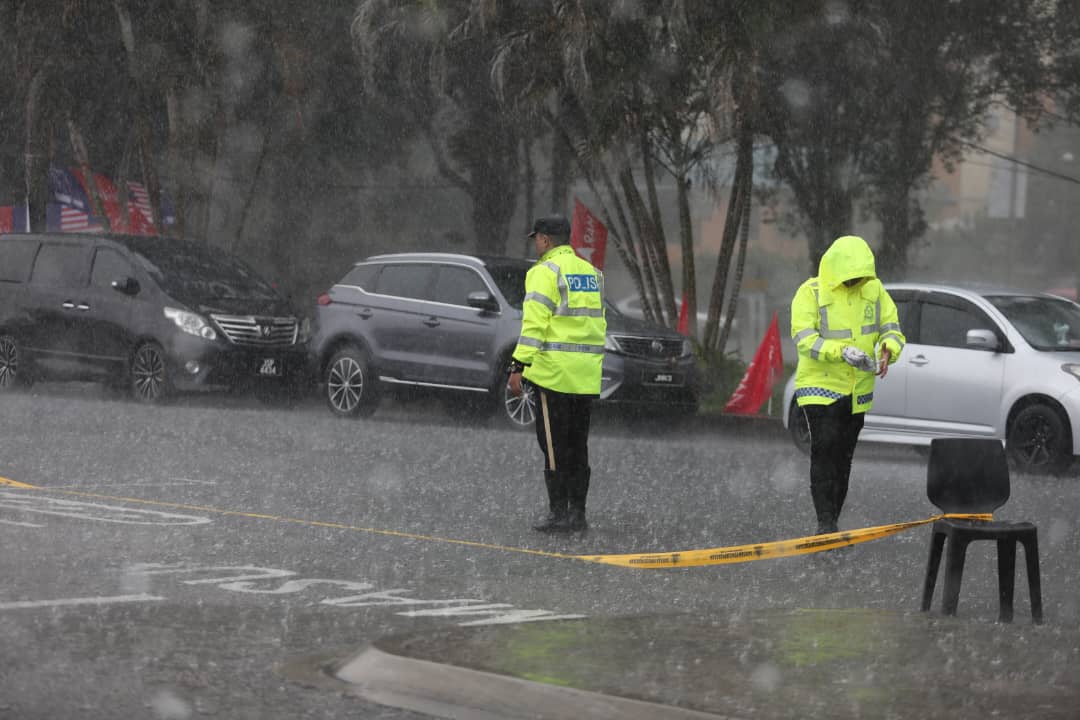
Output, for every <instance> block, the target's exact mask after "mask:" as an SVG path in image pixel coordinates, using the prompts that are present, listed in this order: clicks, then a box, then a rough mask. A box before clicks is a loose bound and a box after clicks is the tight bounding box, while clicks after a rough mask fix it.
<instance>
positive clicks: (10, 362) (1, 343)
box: [0, 335, 30, 391]
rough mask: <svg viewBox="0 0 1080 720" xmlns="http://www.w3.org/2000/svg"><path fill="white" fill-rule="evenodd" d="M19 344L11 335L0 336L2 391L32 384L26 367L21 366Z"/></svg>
mask: <svg viewBox="0 0 1080 720" xmlns="http://www.w3.org/2000/svg"><path fill="white" fill-rule="evenodd" d="M19 360H20V358H19V344H18V343H17V342H15V338H13V337H11V336H10V335H0V391H7V390H14V389H15V388H17V387H20V386H24V387H25V386H26V385H29V384H30V376H29V375H28V374H27V373H26V368H25V366H20V364H19Z"/></svg>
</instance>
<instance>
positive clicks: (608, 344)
mask: <svg viewBox="0 0 1080 720" xmlns="http://www.w3.org/2000/svg"><path fill="white" fill-rule="evenodd" d="M604 349H605V350H609V351H611V352H615V353H621V352H622V348H621V347H619V343H618V342H616V340H615V338H613V337H611V336H610V335H605V336H604Z"/></svg>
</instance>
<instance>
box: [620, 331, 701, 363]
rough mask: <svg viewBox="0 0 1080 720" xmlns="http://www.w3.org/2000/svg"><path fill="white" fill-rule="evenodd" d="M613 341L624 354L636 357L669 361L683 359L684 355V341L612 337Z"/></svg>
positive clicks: (626, 336) (624, 336)
mask: <svg viewBox="0 0 1080 720" xmlns="http://www.w3.org/2000/svg"><path fill="white" fill-rule="evenodd" d="M611 339H612V340H614V341H615V344H616V345H617V346H618V347H619V349H620V350H622V351H623V353H624V354H626V355H631V356H634V357H640V358H650V359H654V360H656V359H664V360H667V359H670V358H678V357H682V354H683V341H682V340H680V339H678V338H650V337H633V336H630V335H612V336H611Z"/></svg>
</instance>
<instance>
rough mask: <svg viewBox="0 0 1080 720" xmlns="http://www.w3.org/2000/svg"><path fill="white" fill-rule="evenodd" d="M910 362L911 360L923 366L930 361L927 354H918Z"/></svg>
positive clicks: (914, 363) (913, 363)
mask: <svg viewBox="0 0 1080 720" xmlns="http://www.w3.org/2000/svg"><path fill="white" fill-rule="evenodd" d="M908 362H910V363H911V364H912V365H918V366H919V367H922V366H923V365H926V364H928V363H929V362H930V361H929V360H927V359H926V356H925V355H916V356H915V357H913V358H911V360H909V361H908Z"/></svg>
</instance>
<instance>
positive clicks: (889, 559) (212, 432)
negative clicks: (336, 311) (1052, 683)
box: [0, 385, 1080, 719]
mask: <svg viewBox="0 0 1080 720" xmlns="http://www.w3.org/2000/svg"><path fill="white" fill-rule="evenodd" d="M591 456H592V461H593V467H594V471H593V490H592V492H591V494H590V498H589V500H590V522H591V525H592V529H591V530H590V532H589V533H588V534H587V535H586V536H585V537H582V538H573V539H569V538H563V539H559V538H548V537H545V536H541V535H538V534H536V533H534V532H533V531H531V530H530V529H529V525H530V523H531V522H532V521H533V520H534V519H535V518H536V517H537V516H538V515H539V514H540V512H541V511H542V509H543V504H544V495H543V488H542V480H541V475H540V469H541V461H540V454H539V450H538V449H537V448H536V446H535V439H534V437H533V436H532V435H531V434H528V433H515V432H511V431H505V430H502V429H498V428H495V427H492V426H491V423H488V422H482V421H470V420H465V419H462V418H460V417H458V416H455V415H452V414H447V413H446V412H445V411H443V409H442V408H441V407H440V406H438V405H435V404H432V403H425V402H422V401H415V402H411V403H407V404H404V405H396V404H395V405H391V406H390V407H387V408H386V409H385V411H380V412H379V413H377V414H376V415H375V417H373V418H371V419H369V420H363V421H355V422H352V421H342V420H338V419H335V418H333V417H331V416H330V414H329V412H328V411H326V410H325V408H323V407H322V405H321V404H319V403H318V402H316V401H311V402H304V403H301V404H300V405H299V406H296V407H293V408H282V407H274V406H267V405H262V404H260V403H258V402H257V401H253V400H248V399H244V398H239V399H238V398H196V399H191V400H188V401H185V402H180V403H177V404H174V405H172V406H167V407H142V406H138V405H135V404H133V403H131V402H127V401H122V400H116V399H111V398H109V397H108V396H106V395H105V394H104V393H102V392H100V391H98V390H97V389H96V388H94V387H92V386H82V385H56V386H39V387H36V388H34V390H33V391H32V392H29V393H20V394H15V395H4V396H2V397H0V477H4V478H8V479H10V480H14V481H18V482H22V483H27V484H31V485H33V486H35V487H36V488H37V489H32V490H31V489H15V488H11V487H3V486H0V547H2V548H3V551H2V552H0V638H2V640H3V642H2V643H0V718H20V719H21V718H67V717H79V718H118V717H124V718H186V717H222V718H302V717H311V718H315V717H319V718H323V717H346V716H347V717H363V718H394V719H399V718H413V717H419V716H417V715H414V714H411V713H408V712H405V711H401V710H395V709H391V708H384V707H381V706H377V705H373V704H368V703H365V702H364V701H362V700H358V699H356V698H351V697H344V696H341V695H339V694H337V693H335V692H331V691H328V690H326V689H320V688H311V687H305V686H303V685H301V684H299V683H297V682H294V681H293V680H290V679H289V678H288V677H287V676H286V674H285V673H283V672H282V670H281V668H282V667H284V666H286V665H288V664H290V663H296V662H303V661H304V659H305V658H308V657H310V656H315V655H318V656H320V657H327V656H330V655H333V654H336V653H344V652H347V651H348V650H349V649H351V648H356V647H358V646H360V645H362V644H363V643H364V642H366V641H368V640H372V639H375V638H378V637H382V636H385V635H389V634H402V633H422V632H424V631H425V630H434V629H445V628H449V627H453V626H456V625H460V624H465V623H474V624H479V625H483V624H490V623H498V622H509V621H514V620H530V621H534V622H544V621H546V620H551V619H556V618H559V617H566V616H579V615H585V616H589V617H601V618H615V617H620V616H626V615H637V614H654V613H673V612H695V613H714V614H717V615H719V616H726V615H730V614H732V613H735V612H737V611H740V610H746V609H795V608H871V609H887V610H902V611H907V610H912V609H915V608H917V607H918V603H919V598H920V593H921V587H922V574H923V571H924V565H925V558H926V544H927V541H928V537H927V534H928V531H927V530H925V529H924V528H919V529H916V530H912V531H908V532H906V533H903V534H901V535H898V536H894V537H891V538H887V539H884V540H880V541H877V542H874V543H868V544H866V545H860V546H857V547H855V548H852V549H850V550H847V551H845V556H844V558H843V560H842V562H840V563H839V564H837V563H829V562H823V561H822V559H821V558H820V557H800V558H785V559H780V560H771V561H761V562H752V563H746V564H741V565H729V566H717V567H706V568H687V569H680V570H629V569H622V568H617V567H608V566H601V565H593V564H587V563H582V562H579V561H576V560H567V559H559V558H552V557H547V556H543V555H537V554H534V553H530V552H529V551H555V552H559V553H563V554H601V553H629V552H636V551H641V552H653V551H669V550H688V549H696V548H705V547H719V546H727V545H736V544H743V543H749V542H757V541H767V540H776V539H785V538H791V537H798V536H802V535H805V534H808V532H809V531H810V530H811V529H812V528H813V526H814V522H813V517H812V511H811V508H810V502H809V493H808V490H807V488H806V485H807V481H806V459H805V458H804V457H803V456H801V455H799V454H798V453H797V451H795V450H794V449H793V447H791V445H790V443H789V442H788V441H787V440H786V438H785V437H784V436H783V435H782V434H781V433H778V432H775V431H771V432H770V431H763V430H761V429H760V428H759V429H752V430H749V431H743V430H740V429H737V428H732V427H727V426H725V427H717V426H715V425H712V424H709V423H706V422H690V423H680V424H671V423H665V422H656V423H647V422H644V423H631V424H627V423H623V422H620V421H618V420H617V418H615V417H612V416H610V415H609V414H607V413H602V414H601V415H600V417H598V418H597V421H596V423H595V425H594V432H593V436H592V440H591ZM923 463H924V461H923V460H922V458H921V457H920V456H919V455H918V454H917V453H915V452H913V451H912V450H909V449H905V448H882V447H874V446H869V445H864V446H861V447H860V449H859V451H858V453H857V456H856V463H855V468H854V470H853V479H852V488H851V491H850V494H849V498H848V503H847V507H846V508H845V512H844V516H843V518H842V522H841V527H842V529H848V528H856V527H866V526H870V525H878V524H885V523H892V522H900V521H905V520H917V519H921V518H925V517H929V516H930V515H932V514H934V512H935V510H934V508H933V507H932V506H931V505H930V504H929V503H928V501H927V500H926V497H925V490H924V487H925V485H924V484H925V466H924V464H923ZM1078 497H1080V480H1077V479H1075V478H1073V479H1034V478H1014V480H1013V493H1012V498H1011V500H1010V502H1009V504H1008V505H1006V506H1005V508H1003V509H1002V511H1000V512H999V513H998V517H1000V518H1002V519H1027V520H1030V521H1032V522H1035V523H1036V524H1038V526H1039V528H1040V543H1041V555H1042V557H1041V561H1042V579H1043V595H1044V605H1045V614H1046V619H1047V624H1048V625H1050V626H1053V625H1058V626H1060V627H1070V628H1075V627H1076V625H1077V622H1078V621H1080V565H1078V563H1077V561H1076V557H1077V555H1078V551H1080V527H1078V523H1077V521H1076V517H1077V511H1078V510H1080V500H1078ZM980 545H985V546H986V547H980ZM935 610H937V606H936V604H935ZM1028 613H1029V610H1028V604H1027V593H1026V585H1025V580H1024V576H1023V573H1022V569H1021V570H1020V572H1019V574H1018V578H1017V598H1016V616H1017V623H1018V624H1021V623H1025V622H1027V619H1028ZM960 617H961V618H962V619H963V620H964V621H965V622H970V623H982V624H985V625H986V627H987V629H988V631H989V632H992V631H993V627H994V620H995V619H996V617H997V592H996V566H995V561H994V555H993V552H992V545H991V544H990V543H980V544H976V545H974V546H972V549H971V550H970V551H969V556H968V565H967V569H966V571H965V574H964V587H963V592H962V595H961V604H960Z"/></svg>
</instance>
